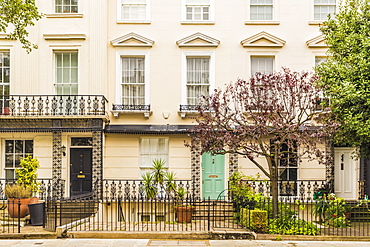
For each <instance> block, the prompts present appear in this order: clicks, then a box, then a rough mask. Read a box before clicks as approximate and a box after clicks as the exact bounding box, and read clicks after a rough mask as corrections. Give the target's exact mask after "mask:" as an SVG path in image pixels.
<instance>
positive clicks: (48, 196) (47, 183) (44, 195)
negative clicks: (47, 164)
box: [0, 178, 65, 201]
mask: <svg viewBox="0 0 370 247" xmlns="http://www.w3.org/2000/svg"><path fill="white" fill-rule="evenodd" d="M37 182H38V184H39V189H38V191H37V192H36V193H35V195H34V196H35V197H37V198H39V199H40V200H43V201H48V200H52V199H55V197H56V195H58V198H61V197H64V186H65V180H59V181H58V182H57V184H58V187H60V188H61V190H62V191H56V190H55V188H53V183H52V179H51V178H40V179H37ZM13 183H15V179H5V178H1V179H0V200H6V195H5V186H6V185H7V184H13Z"/></svg>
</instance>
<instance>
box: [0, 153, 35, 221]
mask: <svg viewBox="0 0 370 247" xmlns="http://www.w3.org/2000/svg"><path fill="white" fill-rule="evenodd" d="M19 166H20V168H17V169H15V172H16V182H15V183H14V184H8V185H6V187H5V195H6V197H7V198H8V211H9V215H10V216H11V217H13V218H17V217H21V218H22V217H24V216H26V215H28V214H29V213H30V210H29V205H31V204H35V203H37V202H38V198H37V197H35V195H36V193H37V192H38V190H39V183H38V182H37V169H38V168H39V166H40V165H39V161H38V159H37V158H32V156H27V157H25V158H22V159H21V161H20V164H19ZM19 203H20V204H21V207H20V209H21V210H20V211H19V210H18V205H19ZM18 211H19V212H18Z"/></svg>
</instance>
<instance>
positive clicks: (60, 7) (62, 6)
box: [55, 0, 78, 13]
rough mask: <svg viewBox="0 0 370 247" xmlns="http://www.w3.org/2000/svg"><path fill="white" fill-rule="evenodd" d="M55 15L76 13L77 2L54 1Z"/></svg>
mask: <svg viewBox="0 0 370 247" xmlns="http://www.w3.org/2000/svg"><path fill="white" fill-rule="evenodd" d="M55 13H78V0H55Z"/></svg>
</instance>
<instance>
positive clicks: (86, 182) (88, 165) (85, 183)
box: [70, 148, 92, 196]
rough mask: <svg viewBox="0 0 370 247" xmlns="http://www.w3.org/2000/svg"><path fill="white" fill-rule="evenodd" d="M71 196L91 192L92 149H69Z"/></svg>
mask: <svg viewBox="0 0 370 247" xmlns="http://www.w3.org/2000/svg"><path fill="white" fill-rule="evenodd" d="M70 164H71V165H70V181H71V196H76V195H81V194H86V193H90V192H91V191H92V176H91V175H92V149H91V148H71V163H70Z"/></svg>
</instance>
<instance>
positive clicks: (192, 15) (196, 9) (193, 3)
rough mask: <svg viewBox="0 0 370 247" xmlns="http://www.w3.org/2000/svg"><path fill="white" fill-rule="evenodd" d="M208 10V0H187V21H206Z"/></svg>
mask: <svg viewBox="0 0 370 247" xmlns="http://www.w3.org/2000/svg"><path fill="white" fill-rule="evenodd" d="M209 11H210V0H187V1H186V20H187V21H208V20H209V19H210V18H209Z"/></svg>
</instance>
